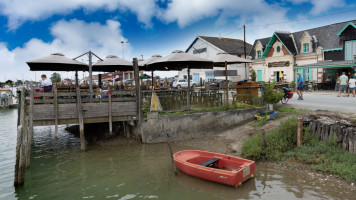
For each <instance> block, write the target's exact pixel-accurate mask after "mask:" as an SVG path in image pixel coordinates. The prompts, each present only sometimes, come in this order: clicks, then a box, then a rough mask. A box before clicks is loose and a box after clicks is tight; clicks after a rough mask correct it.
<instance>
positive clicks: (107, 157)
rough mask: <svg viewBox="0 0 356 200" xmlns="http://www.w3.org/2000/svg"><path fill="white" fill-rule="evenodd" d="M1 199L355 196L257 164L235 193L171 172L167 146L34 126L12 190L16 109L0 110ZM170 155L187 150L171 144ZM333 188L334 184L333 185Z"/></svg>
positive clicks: (298, 174) (304, 175)
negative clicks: (100, 141) (88, 142)
mask: <svg viewBox="0 0 356 200" xmlns="http://www.w3.org/2000/svg"><path fill="white" fill-rule="evenodd" d="M0 127H1V130H0V150H1V151H0V199H121V200H127V199H172V200H175V199H177V200H178V199H179V200H180V199H187V200H189V199H204V200H210V199H301V198H302V199H352V198H353V197H354V196H355V192H354V191H347V190H345V189H342V188H338V187H335V186H331V184H330V183H322V182H320V181H318V178H313V177H312V176H313V175H311V174H308V173H302V172H294V171H291V170H285V169H281V170H279V169H275V168H268V167H265V166H263V164H257V166H256V167H257V168H256V176H255V178H254V179H251V180H249V181H247V182H245V183H244V184H243V185H242V187H240V188H238V189H236V188H232V187H229V186H224V185H220V184H216V183H212V182H208V181H204V180H201V179H198V178H194V177H190V176H188V175H185V174H183V173H181V172H179V173H178V174H177V175H175V174H174V173H173V170H172V165H171V160H170V155H169V149H168V147H167V145H166V144H154V145H141V144H131V145H121V146H116V147H100V146H95V145H94V146H89V149H88V151H86V152H81V151H80V141H79V139H78V138H75V137H73V136H72V135H70V134H68V133H67V132H66V131H65V130H64V128H65V126H61V127H60V129H59V130H60V131H59V139H58V140H57V141H56V140H54V128H53V127H36V128H35V132H34V139H33V147H32V154H31V168H30V169H29V170H27V172H26V177H25V184H24V185H23V186H22V187H19V188H17V189H15V188H14V187H13V186H12V184H13V172H14V164H15V146H16V144H15V141H16V110H12V111H11V110H10V111H9V110H8V111H3V110H1V111H0ZM172 148H173V150H174V151H178V150H182V149H191V148H193V147H189V146H184V145H177V144H176V145H174V144H173V145H172ZM334 184H335V185H337V183H334Z"/></svg>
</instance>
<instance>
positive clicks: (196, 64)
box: [147, 50, 213, 107]
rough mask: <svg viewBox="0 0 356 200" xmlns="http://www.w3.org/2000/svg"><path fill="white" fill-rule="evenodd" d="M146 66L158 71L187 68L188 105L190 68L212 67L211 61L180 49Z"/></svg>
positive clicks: (188, 99)
mask: <svg viewBox="0 0 356 200" xmlns="http://www.w3.org/2000/svg"><path fill="white" fill-rule="evenodd" d="M147 66H148V68H150V69H152V70H158V71H170V70H182V69H184V68H188V92H187V96H188V98H187V104H188V107H189V106H190V92H189V89H190V69H212V68H213V62H212V61H211V60H207V59H204V58H200V57H198V56H195V55H192V54H188V53H185V52H183V51H180V50H176V51H173V52H172V53H171V54H170V55H168V56H165V57H162V58H160V59H157V60H155V61H153V62H151V63H148V64H147Z"/></svg>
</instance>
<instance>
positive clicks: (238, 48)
mask: <svg viewBox="0 0 356 200" xmlns="http://www.w3.org/2000/svg"><path fill="white" fill-rule="evenodd" d="M198 38H201V39H203V40H205V41H207V42H209V43H210V44H212V45H214V46H216V47H218V48H219V49H221V50H223V51H225V52H226V53H229V54H236V55H237V54H244V41H243V40H239V39H232V38H219V37H208V36H198V37H197V39H198ZM197 39H196V40H197ZM196 40H194V42H193V43H192V44H191V45H190V46H189V48H188V49H187V51H188V50H189V49H190V47H191V46H192V45H193V44H194V43H195V41H196ZM251 47H252V45H251V44H249V43H247V42H246V54H247V55H248V54H249V52H250V51H251Z"/></svg>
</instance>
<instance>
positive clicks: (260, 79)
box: [257, 70, 262, 82]
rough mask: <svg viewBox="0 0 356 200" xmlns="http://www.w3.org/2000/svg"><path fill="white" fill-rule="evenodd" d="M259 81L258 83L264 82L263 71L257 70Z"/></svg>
mask: <svg viewBox="0 0 356 200" xmlns="http://www.w3.org/2000/svg"><path fill="white" fill-rule="evenodd" d="M257 81H258V82H261V81H262V70H257Z"/></svg>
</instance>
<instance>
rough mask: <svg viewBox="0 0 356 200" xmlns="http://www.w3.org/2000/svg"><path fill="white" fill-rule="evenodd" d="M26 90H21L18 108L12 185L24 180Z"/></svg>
mask: <svg viewBox="0 0 356 200" xmlns="http://www.w3.org/2000/svg"><path fill="white" fill-rule="evenodd" d="M25 93H26V88H22V90H21V97H20V102H19V104H20V106H19V109H20V111H19V113H20V115H19V126H18V127H17V143H16V163H15V179H14V185H15V186H18V185H22V184H23V183H24V179H25V169H26V158H25V156H26V153H25V150H26V143H27V137H26V135H27V134H26V130H27V124H26V118H25V99H26V95H25Z"/></svg>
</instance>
